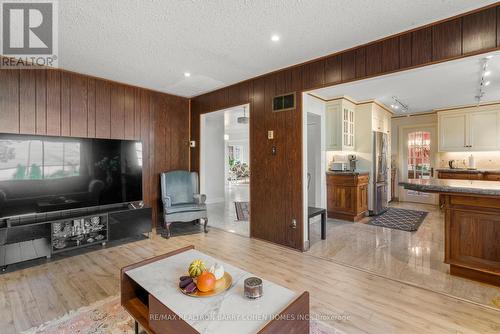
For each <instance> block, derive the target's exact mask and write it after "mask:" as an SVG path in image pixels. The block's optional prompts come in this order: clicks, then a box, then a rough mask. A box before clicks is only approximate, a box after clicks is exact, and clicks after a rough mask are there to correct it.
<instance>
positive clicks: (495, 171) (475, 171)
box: [436, 168, 500, 174]
mask: <svg viewBox="0 0 500 334" xmlns="http://www.w3.org/2000/svg"><path fill="white" fill-rule="evenodd" d="M436 171H437V172H444V173H458V174H479V173H492V174H500V169H467V168H437V169H436Z"/></svg>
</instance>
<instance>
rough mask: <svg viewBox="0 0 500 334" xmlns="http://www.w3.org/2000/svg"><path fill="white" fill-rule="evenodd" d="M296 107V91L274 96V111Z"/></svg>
mask: <svg viewBox="0 0 500 334" xmlns="http://www.w3.org/2000/svg"><path fill="white" fill-rule="evenodd" d="M292 109H295V93H288V94H283V95H278V96H275V97H274V98H273V111H285V110H292Z"/></svg>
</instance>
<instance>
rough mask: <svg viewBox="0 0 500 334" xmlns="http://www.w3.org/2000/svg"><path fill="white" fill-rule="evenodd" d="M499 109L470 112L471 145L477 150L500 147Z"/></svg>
mask: <svg viewBox="0 0 500 334" xmlns="http://www.w3.org/2000/svg"><path fill="white" fill-rule="evenodd" d="M498 116H499V113H498V111H483V112H477V113H470V114H469V124H470V141H469V143H468V144H469V146H471V148H472V149H473V150H475V151H490V150H496V149H497V148H498V126H497V123H498Z"/></svg>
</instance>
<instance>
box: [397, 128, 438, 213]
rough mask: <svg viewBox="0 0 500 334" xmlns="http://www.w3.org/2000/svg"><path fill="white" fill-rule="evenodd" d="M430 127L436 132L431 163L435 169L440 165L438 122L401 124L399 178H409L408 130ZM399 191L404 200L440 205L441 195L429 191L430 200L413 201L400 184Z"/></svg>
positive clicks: (432, 143)
mask: <svg viewBox="0 0 500 334" xmlns="http://www.w3.org/2000/svg"><path fill="white" fill-rule="evenodd" d="M426 129H430V130H431V135H432V134H434V140H432V137H431V156H432V157H431V164H432V166H433V168H434V169H435V168H436V166H437V165H438V164H437V163H438V152H439V151H438V142H437V141H438V140H439V133H438V127H437V124H436V123H424V124H418V125H405V126H401V127H400V128H399V133H398V136H399V140H398V141H399V144H398V156H399V161H398V169H399V171H400V172H399V173H398V174H399V175H398V179H399V181H406V180H407V179H408V176H407V173H408V171H407V167H408V166H407V164H406V163H405V162H406V160H407V159H408V157H407V155H408V151H407V148H408V136H405V134H406V133H407V132H408V131H411V130H415V131H418V130H424V131H425V130H426ZM435 175H436V174H434V175H433V176H432V178H434V177H435ZM397 189H398V190H397V191H398V197H399V198H400V200H401V201H402V202H414V203H422V204H432V205H438V200H439V197H438V196H437V195H436V194H431V193H429V196H430V198H429V200H428V201H411V200H408V195H407V190H405V189H404V188H403V187H400V186H398V187H397Z"/></svg>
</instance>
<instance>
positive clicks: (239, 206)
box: [200, 104, 250, 236]
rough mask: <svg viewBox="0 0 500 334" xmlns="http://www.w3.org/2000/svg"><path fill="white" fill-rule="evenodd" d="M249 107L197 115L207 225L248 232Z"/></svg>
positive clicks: (247, 233)
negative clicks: (207, 217)
mask: <svg viewBox="0 0 500 334" xmlns="http://www.w3.org/2000/svg"><path fill="white" fill-rule="evenodd" d="M249 129H250V107H249V105H248V104H246V105H242V106H238V107H233V108H229V109H224V110H219V111H215V112H211V113H208V114H204V115H201V120H200V136H201V140H200V142H201V145H200V191H201V192H202V193H204V194H206V195H207V209H208V215H209V224H210V226H211V227H216V228H220V229H223V230H225V231H228V232H232V233H237V234H240V235H244V236H249V235H250V202H249V199H250V157H249V155H250V131H249Z"/></svg>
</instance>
